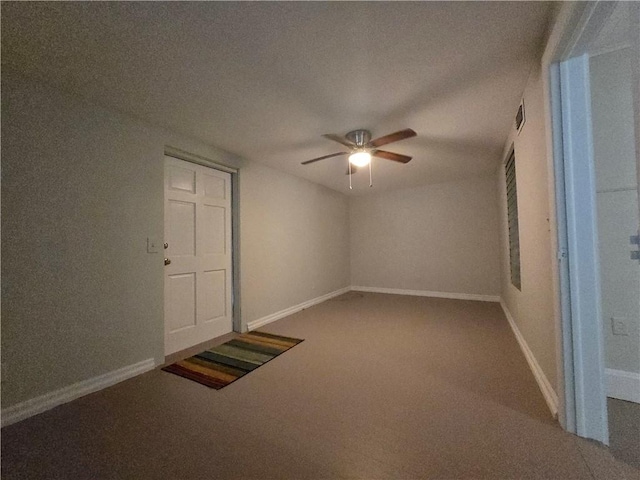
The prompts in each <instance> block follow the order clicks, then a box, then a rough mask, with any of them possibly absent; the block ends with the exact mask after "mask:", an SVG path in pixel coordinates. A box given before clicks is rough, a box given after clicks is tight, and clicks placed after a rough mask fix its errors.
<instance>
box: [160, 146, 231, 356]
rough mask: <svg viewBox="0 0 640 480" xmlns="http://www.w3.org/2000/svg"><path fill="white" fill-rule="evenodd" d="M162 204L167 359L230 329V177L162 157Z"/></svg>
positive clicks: (205, 168) (216, 171) (226, 174)
mask: <svg viewBox="0 0 640 480" xmlns="http://www.w3.org/2000/svg"><path fill="white" fill-rule="evenodd" d="M164 198H165V200H164V241H165V242H166V246H167V248H166V249H165V250H164V253H165V259H166V260H165V267H164V315H165V355H169V354H171V353H174V352H177V351H180V350H183V349H185V348H188V347H191V346H193V345H196V344H198V343H202V342H205V341H207V340H210V339H211V338H214V337H217V336H220V335H224V334H226V333H229V332H231V331H232V329H233V327H232V308H231V298H232V297H231V295H232V291H231V288H232V287H231V175H230V174H228V173H226V172H221V171H218V170H214V169H212V168H207V167H203V166H201V165H196V164H193V163H189V162H185V161H183V160H178V159H176V158H172V157H165V164H164ZM169 262H170V263H169Z"/></svg>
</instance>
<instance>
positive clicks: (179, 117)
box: [2, 2, 550, 194]
mask: <svg viewBox="0 0 640 480" xmlns="http://www.w3.org/2000/svg"><path fill="white" fill-rule="evenodd" d="M549 13H550V4H548V3H545V2H513V3H511V2H469V3H467V2H411V3H404V2H372V3H369V2H367V3H365V2H326V3H325V2H274V3H271V2H241V3H236V2H202V3H191V2H184V3H183V2H167V3H164V2H163V3H159V2H141V3H124V2H123V3H120V2H113V3H98V2H77V3H76V2H73V3H62V2H61V3H58V2H52V3H37V2H33V3H31V2H3V3H2V67H3V69H4V70H5V71H7V70H8V71H12V70H17V71H19V72H20V73H21V74H23V75H26V76H32V77H35V78H36V79H40V80H44V81H46V82H48V83H50V84H53V85H55V86H57V87H58V88H60V89H62V90H65V91H68V92H72V93H74V94H76V95H80V96H82V97H85V98H87V99H89V100H91V101H93V102H96V103H99V104H102V105H104V106H106V107H108V108H112V109H116V110H118V111H121V112H126V113H129V114H132V115H134V116H136V117H138V118H141V119H143V120H145V121H147V122H150V123H152V124H154V125H158V126H163V127H166V128H170V129H172V130H174V131H177V132H180V133H183V134H186V135H189V136H191V137H196V138H199V139H201V140H203V141H205V142H207V143H210V144H214V145H216V146H219V147H221V148H223V149H226V150H229V151H231V152H233V153H237V154H239V155H241V156H243V157H245V158H248V159H250V160H254V161H256V162H261V163H264V164H266V165H269V166H271V167H274V168H276V169H279V170H282V171H285V172H289V173H291V174H293V175H297V176H300V177H304V178H307V179H309V180H311V181H314V182H317V183H320V184H323V185H326V186H328V187H330V188H333V189H335V190H339V191H342V192H344V193H353V194H359V193H366V192H370V191H372V189H369V188H368V174H366V173H360V172H359V173H357V174H356V175H354V178H353V181H354V190H353V191H352V192H349V189H348V177H347V176H345V175H344V173H345V170H346V161H347V160H346V157H337V158H332V159H328V160H325V161H322V162H318V163H314V164H311V165H308V166H302V165H300V162H301V161H303V160H307V159H310V158H313V157H316V156H320V155H326V154H329V153H333V152H337V151H340V150H341V146H340V145H339V144H337V143H333V142H331V141H329V140H326V139H324V138H322V137H321V135H322V134H323V133H340V134H344V133H346V132H347V131H349V130H353V129H355V128H367V129H369V130H371V131H372V133H373V136H374V137H377V136H381V135H384V134H387V133H390V132H393V131H396V130H400V129H403V128H413V129H414V130H415V131H416V132H417V133H418V136H417V137H416V138H412V139H408V140H405V141H402V142H399V143H396V144H391V145H388V146H387V147H385V148H386V149H388V150H391V151H395V152H398V153H403V154H407V155H412V156H413V160H412V161H411V162H410V163H409V164H407V165H400V164H396V163H393V162H388V161H385V160H374V164H373V170H374V171H373V177H374V187H375V188H374V189H373V191H381V190H386V189H392V188H402V187H410V186H418V185H424V184H428V183H437V182H443V181H448V180H454V179H458V178H465V177H469V176H473V175H478V174H483V173H488V172H490V171H492V170H494V169H495V166H496V165H497V164H498V162H499V161H500V155H501V152H502V149H503V146H504V142H505V141H506V138H507V135H508V133H509V129H510V128H511V124H512V121H513V118H514V114H515V111H516V109H517V106H518V102H519V100H520V96H521V94H522V91H523V88H524V84H525V82H526V78H527V75H528V73H529V70H530V68H531V65H532V64H533V62H534V61H537V59H538V55H539V53H540V47H541V42H542V39H543V35H544V32H545V30H546V28H547V22H548V18H549Z"/></svg>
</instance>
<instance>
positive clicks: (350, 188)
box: [349, 162, 353, 190]
mask: <svg viewBox="0 0 640 480" xmlns="http://www.w3.org/2000/svg"><path fill="white" fill-rule="evenodd" d="M351 173H352V172H351V162H349V190H353V186H351V177H352V175H351Z"/></svg>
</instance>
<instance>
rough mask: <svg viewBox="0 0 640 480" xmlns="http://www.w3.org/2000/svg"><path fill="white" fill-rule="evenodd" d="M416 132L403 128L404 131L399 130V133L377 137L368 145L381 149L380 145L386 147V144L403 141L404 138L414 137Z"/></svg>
mask: <svg viewBox="0 0 640 480" xmlns="http://www.w3.org/2000/svg"><path fill="white" fill-rule="evenodd" d="M415 136H416V132H414V131H413V130H411V129H410V128H405V129H404V130H400V131H399V132H395V133H390V134H389V135H385V136H384V137H379V138H376V139H374V140H371V142H369V145H370V146H372V147H373V148H377V147H381V146H382V145H386V144H387V143H393V142H399V141H400V140H404V139H405V138H411V137H415Z"/></svg>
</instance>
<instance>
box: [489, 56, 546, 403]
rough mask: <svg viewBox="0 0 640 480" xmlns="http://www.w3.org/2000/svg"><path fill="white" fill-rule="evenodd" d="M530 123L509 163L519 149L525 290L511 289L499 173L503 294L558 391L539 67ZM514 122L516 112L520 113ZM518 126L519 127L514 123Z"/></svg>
mask: <svg viewBox="0 0 640 480" xmlns="http://www.w3.org/2000/svg"><path fill="white" fill-rule="evenodd" d="M524 102H525V117H526V121H525V124H524V126H523V128H522V130H521V132H520V134H518V133H517V131H516V130H515V126H514V127H513V129H512V131H511V133H510V135H509V138H508V140H507V142H506V144H505V151H504V160H506V157H507V155H508V154H509V152H510V149H511V145H513V146H514V149H515V157H516V177H517V188H518V219H519V231H520V264H521V280H522V290H518V289H517V288H516V287H514V286H513V285H512V284H511V276H510V272H509V234H508V232H509V231H508V223H507V206H506V192H505V190H506V186H505V176H504V166H501V167H500V168H498V175H497V180H498V194H499V205H500V221H501V227H500V232H501V263H502V276H501V277H502V288H501V291H502V293H501V295H502V298H503V301H504V303H505V305H506V306H507V308H508V309H509V311H510V313H511V315H512V316H513V319H514V321H515V323H516V325H517V327H518V329H519V330H520V333H521V334H522V336H523V337H524V340H525V341H526V343H527V345H528V346H529V348H530V350H531V351H532V353H533V355H534V357H535V359H536V361H537V363H538V364H539V365H540V367H541V369H542V371H543V373H544V375H545V376H546V378H547V380H548V381H549V383H550V384H551V386H552V387H553V388H554V389H556V391H557V374H556V338H555V319H554V305H553V288H552V269H551V266H552V257H551V256H552V249H551V238H550V227H549V192H548V188H547V185H548V184H547V149H546V136H545V135H546V134H545V123H544V104H543V82H542V77H541V67H540V65H535V66H534V68H533V70H532V72H531V73H530V76H529V79H528V81H527V84H526V87H525V90H524ZM513 113H514V118H515V114H516V112H515V111H514V112H513ZM514 123H515V122H514Z"/></svg>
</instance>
